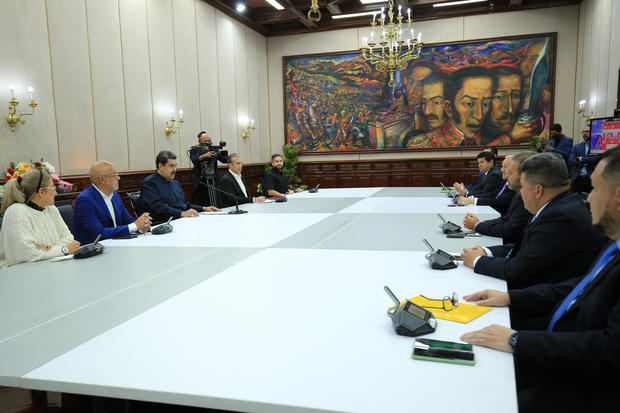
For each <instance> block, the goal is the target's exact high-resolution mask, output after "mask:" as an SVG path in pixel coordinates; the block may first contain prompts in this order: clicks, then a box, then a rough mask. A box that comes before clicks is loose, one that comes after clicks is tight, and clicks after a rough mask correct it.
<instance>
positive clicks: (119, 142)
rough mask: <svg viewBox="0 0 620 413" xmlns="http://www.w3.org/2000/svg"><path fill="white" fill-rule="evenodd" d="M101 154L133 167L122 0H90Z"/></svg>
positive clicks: (116, 163)
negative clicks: (120, 13)
mask: <svg viewBox="0 0 620 413" xmlns="http://www.w3.org/2000/svg"><path fill="white" fill-rule="evenodd" d="M86 16H87V28H88V40H89V45H90V67H91V74H92V91H93V107H94V111H95V137H96V141H97V157H98V159H105V160H108V161H110V162H112V163H113V164H114V166H115V167H116V169H117V170H119V171H126V170H128V169H129V156H128V145H127V119H126V116H125V96H124V94H125V92H124V88H123V56H122V52H121V35H120V23H119V14H118V3H117V2H115V1H107V2H103V1H100V0H86Z"/></svg>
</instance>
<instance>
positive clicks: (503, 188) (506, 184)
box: [495, 182, 508, 199]
mask: <svg viewBox="0 0 620 413" xmlns="http://www.w3.org/2000/svg"><path fill="white" fill-rule="evenodd" d="M507 186H508V182H506V183H505V184H504V186H502V190H501V191H499V193H498V194H497V196H496V197H495V199H497V198H499V196H500V195H501V194H502V192H504V191H505V190H506V187H507Z"/></svg>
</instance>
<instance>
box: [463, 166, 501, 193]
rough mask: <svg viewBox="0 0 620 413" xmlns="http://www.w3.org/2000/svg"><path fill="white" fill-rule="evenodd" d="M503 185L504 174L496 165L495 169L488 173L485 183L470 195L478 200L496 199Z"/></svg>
mask: <svg viewBox="0 0 620 413" xmlns="http://www.w3.org/2000/svg"><path fill="white" fill-rule="evenodd" d="M503 184H504V180H503V179H502V172H501V171H500V168H499V165H497V164H495V165H493V168H491V169H490V170H489V171H488V172H487V174H486V178H484V182H482V184H481V185H480V186H478V188H476V189H475V190H473V191H471V193H468V195H473V196H475V197H478V198H491V197H495V196H496V195H497V193H498V192H499V190H500V189H501V187H502V185H503Z"/></svg>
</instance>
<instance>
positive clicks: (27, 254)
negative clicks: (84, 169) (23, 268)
mask: <svg viewBox="0 0 620 413" xmlns="http://www.w3.org/2000/svg"><path fill="white" fill-rule="evenodd" d="M55 196H56V187H55V186H54V181H53V179H52V177H51V176H50V175H49V174H48V173H47V172H45V171H43V170H33V171H30V172H27V173H25V174H24V175H22V176H20V177H18V178H17V179H11V180H10V181H9V182H7V183H6V184H5V191H4V199H3V201H2V209H0V212H1V213H2V215H3V220H2V228H1V229H0V268H4V267H8V266H10V265H15V264H19V263H22V262H28V261H39V260H45V259H49V258H54V257H58V256H62V255H68V254H73V253H74V252H76V251H77V250H78V249H79V247H80V243H79V242H77V241H74V240H73V235H72V234H71V232H70V231H69V228H67V225H66V224H65V223H64V221H63V220H62V217H61V216H60V212H58V209H57V208H56V207H55V206H54V197H55Z"/></svg>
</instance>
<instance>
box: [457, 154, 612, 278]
mask: <svg viewBox="0 0 620 413" xmlns="http://www.w3.org/2000/svg"><path fill="white" fill-rule="evenodd" d="M519 175H520V179H521V198H522V199H523V205H524V206H525V209H527V210H528V211H529V212H530V213H531V214H532V215H534V216H533V217H532V219H531V220H530V222H529V223H528V224H527V225H526V226H525V228H524V229H523V232H522V234H521V236H520V237H519V238H518V239H517V241H516V242H515V243H514V244H506V245H497V246H492V247H489V248H484V247H482V246H477V247H474V248H465V249H464V250H463V253H462V254H461V257H463V263H464V264H465V265H466V266H468V267H470V268H473V269H474V272H476V273H478V274H484V275H489V276H491V277H495V278H500V279H503V280H506V281H507V282H508V287H509V288H525V287H528V286H531V285H535V284H541V283H549V282H559V281H564V280H567V279H569V278H572V277H575V276H577V275H579V274H583V273H584V272H585V270H586V269H587V268H588V266H589V265H590V264H591V263H592V260H593V259H594V258H595V257H596V255H597V254H598V252H599V251H600V249H601V248H602V247H603V245H604V244H605V243H606V242H607V241H608V240H607V238H606V237H605V236H604V235H603V234H602V233H601V232H600V231H598V230H597V229H594V228H593V227H592V218H591V216H590V211H588V208H587V207H586V206H585V204H584V203H583V201H582V200H581V198H579V197H578V196H577V195H576V194H572V193H570V192H569V190H568V188H569V180H568V171H567V169H566V164H565V163H564V161H563V160H562V158H561V157H559V156H558V155H556V154H554V153H538V154H536V155H534V156H532V157H530V158H528V159H526V160H525V161H523V162H521V165H519Z"/></svg>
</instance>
